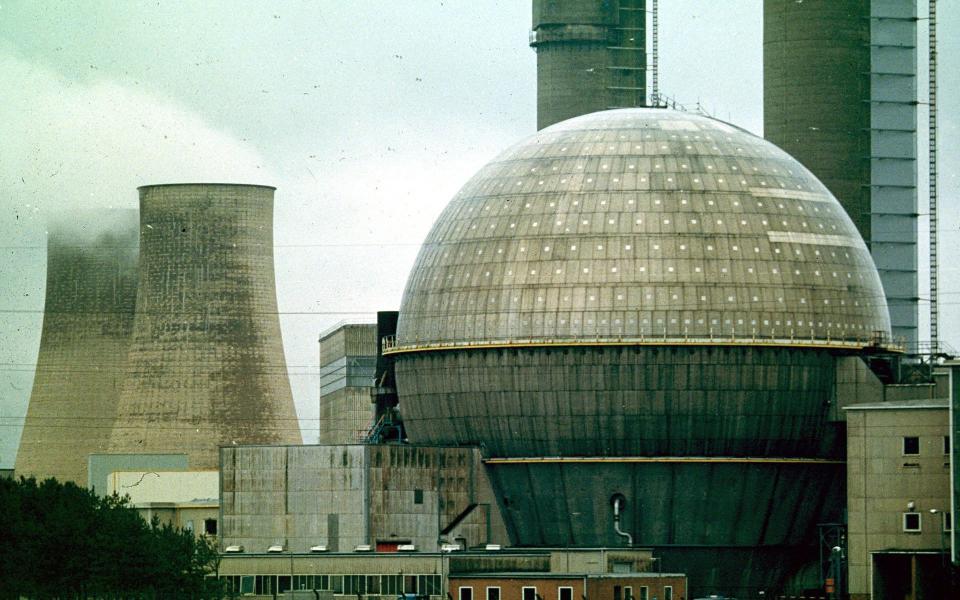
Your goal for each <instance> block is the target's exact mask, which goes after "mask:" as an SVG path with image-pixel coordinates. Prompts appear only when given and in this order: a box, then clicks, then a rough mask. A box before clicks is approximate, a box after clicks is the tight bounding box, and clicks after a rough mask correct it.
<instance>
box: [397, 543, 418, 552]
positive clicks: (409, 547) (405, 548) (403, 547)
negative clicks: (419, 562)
mask: <svg viewBox="0 0 960 600" xmlns="http://www.w3.org/2000/svg"><path fill="white" fill-rule="evenodd" d="M416 550H417V547H416V546H415V545H413V544H400V545H399V546H397V552H415V551H416Z"/></svg>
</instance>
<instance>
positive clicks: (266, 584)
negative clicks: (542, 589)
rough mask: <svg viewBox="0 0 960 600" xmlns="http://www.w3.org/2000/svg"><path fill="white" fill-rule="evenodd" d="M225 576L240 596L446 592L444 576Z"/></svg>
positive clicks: (384, 594) (397, 594)
mask: <svg viewBox="0 0 960 600" xmlns="http://www.w3.org/2000/svg"><path fill="white" fill-rule="evenodd" d="M222 579H224V580H226V582H227V586H228V589H229V590H230V591H232V592H233V593H234V594H238V595H249V594H255V595H258V596H260V595H271V594H282V593H284V592H288V591H291V590H326V591H331V592H333V593H334V594H343V595H346V596H357V595H367V594H369V595H383V596H394V597H396V596H399V595H400V594H416V595H418V596H439V595H441V593H442V592H441V585H442V582H441V577H440V575H292V576H291V575H225V576H223V577H222ZM497 600H498V599H497ZM570 600H572V599H570Z"/></svg>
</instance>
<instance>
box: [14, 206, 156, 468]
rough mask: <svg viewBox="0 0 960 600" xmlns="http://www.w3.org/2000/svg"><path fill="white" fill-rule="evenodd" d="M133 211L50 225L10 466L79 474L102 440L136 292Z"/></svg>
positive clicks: (107, 431) (112, 405) (101, 447)
mask: <svg viewBox="0 0 960 600" xmlns="http://www.w3.org/2000/svg"><path fill="white" fill-rule="evenodd" d="M137 245H138V227H137V213H136V211H132V210H129V211H122V210H115V211H102V212H90V213H86V214H83V215H80V216H77V217H75V221H74V222H73V223H72V224H70V225H64V224H60V225H53V226H51V228H50V234H49V238H48V243H47V287H46V298H45V301H44V316H43V331H42V333H41V337H40V352H39V356H38V357H37V371H36V375H35V377H34V382H33V391H32V392H31V395H30V404H29V407H28V409H27V417H26V420H25V422H24V427H23V436H22V437H21V438H20V448H19V451H18V453H17V459H16V473H17V475H22V476H27V477H37V478H41V479H45V478H48V477H55V478H57V479H58V480H60V481H64V482H65V481H72V482H74V483H76V484H77V485H81V486H82V485H86V483H87V456H88V455H90V454H92V453H97V452H104V451H105V450H106V449H107V446H108V444H109V442H110V432H111V430H112V428H113V425H114V418H115V416H116V410H117V402H118V399H119V396H120V389H121V386H122V384H123V379H124V373H125V365H126V360H127V349H128V346H129V343H130V334H131V331H132V329H133V320H134V307H135V305H136V294H137Z"/></svg>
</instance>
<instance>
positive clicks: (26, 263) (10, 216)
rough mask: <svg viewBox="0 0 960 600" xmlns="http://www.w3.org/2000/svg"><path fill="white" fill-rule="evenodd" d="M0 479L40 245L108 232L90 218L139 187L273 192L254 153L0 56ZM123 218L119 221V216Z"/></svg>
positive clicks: (189, 122)
mask: <svg viewBox="0 0 960 600" xmlns="http://www.w3.org/2000/svg"><path fill="white" fill-rule="evenodd" d="M0 89H3V90H4V93H3V102H2V103H0V140H2V143H3V145H2V148H0V240H2V241H0V246H2V254H3V260H0V298H2V300H0V339H3V340H4V343H3V344H0V432H2V433H0V468H9V467H12V466H13V462H14V457H15V455H16V450H17V446H18V444H19V436H20V426H21V425H22V423H23V416H24V415H25V414H26V406H27V402H28V400H29V397H30V388H31V385H32V380H33V366H32V365H33V363H34V362H35V361H36V357H37V349H38V346H39V342H40V330H41V324H42V319H43V300H44V285H45V277H46V242H47V239H46V236H47V231H48V230H49V227H50V225H51V224H52V223H53V224H56V225H55V226H56V227H58V228H62V227H64V226H69V227H71V229H72V230H73V231H75V232H77V235H78V236H79V237H78V240H80V241H79V242H78V243H82V240H96V239H98V238H101V237H102V235H104V234H106V233H109V232H110V230H111V228H113V227H115V226H116V221H113V220H111V219H96V220H91V219H89V218H88V217H87V216H84V215H89V214H90V213H89V209H98V208H125V209H135V208H136V207H137V201H138V195H137V190H136V188H137V186H140V185H145V184H152V183H171V182H185V181H188V182H215V181H229V182H242V183H263V184H271V183H272V181H271V180H272V172H271V171H270V169H269V168H268V167H267V165H266V164H265V161H264V160H263V158H262V157H261V155H260V154H259V152H258V151H257V149H256V148H254V147H253V145H252V144H249V143H247V142H246V141H244V140H241V139H237V138H236V137H235V136H233V135H231V134H230V133H229V132H225V131H221V130H218V129H217V128H216V127H214V126H212V125H210V124H209V123H207V122H205V121H204V120H203V119H202V118H200V117H198V116H197V115H196V114H194V113H193V112H191V111H190V110H188V109H186V108H184V107H182V106H178V105H177V104H175V103H173V102H171V101H169V100H167V99H165V98H161V97H158V96H156V95H154V94H151V93H149V92H147V91H144V90H141V89H137V88H136V87H130V86H126V85H121V84H119V83H117V82H116V81H112V80H110V79H106V78H102V79H93V80H89V82H88V83H77V82H76V81H74V80H71V79H68V78H66V77H63V76H61V75H60V74H58V73H57V72H55V71H53V70H51V69H48V68H45V67H43V66H40V65H38V64H36V63H33V62H30V61H27V60H25V59H23V58H22V57H21V56H19V55H17V54H16V53H15V52H14V51H12V50H11V49H9V48H4V47H2V46H0ZM118 218H120V217H118Z"/></svg>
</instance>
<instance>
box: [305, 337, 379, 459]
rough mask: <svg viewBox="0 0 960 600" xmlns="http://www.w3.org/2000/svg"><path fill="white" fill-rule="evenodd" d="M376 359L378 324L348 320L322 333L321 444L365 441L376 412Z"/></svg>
mask: <svg viewBox="0 0 960 600" xmlns="http://www.w3.org/2000/svg"><path fill="white" fill-rule="evenodd" d="M376 361H377V326H376V324H367V323H345V324H342V325H337V326H335V327H333V328H331V329H330V330H329V331H327V332H325V333H323V334H321V336H320V434H319V442H320V443H321V444H353V443H356V442H359V441H363V439H364V436H365V435H366V434H367V431H368V430H369V429H370V425H371V422H370V421H371V420H372V419H373V415H374V410H373V398H372V397H371V395H370V394H371V392H372V390H373V383H374V371H375V369H376Z"/></svg>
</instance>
